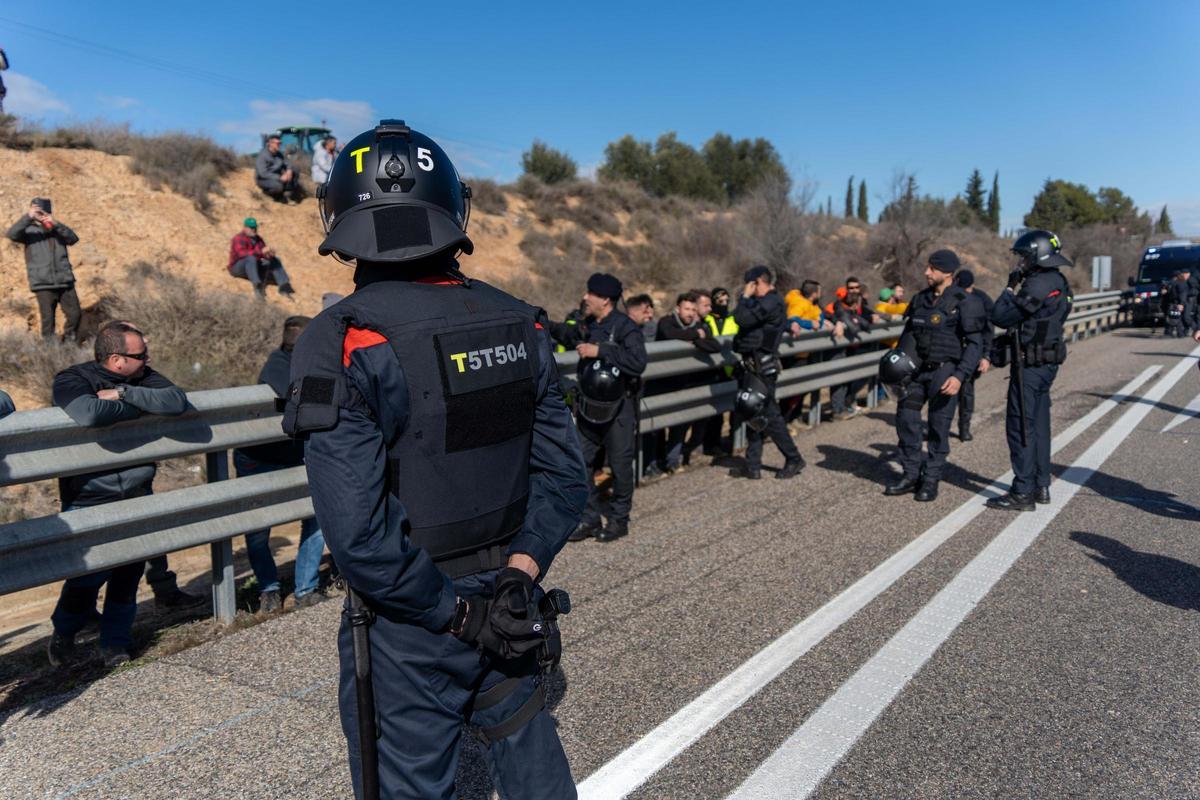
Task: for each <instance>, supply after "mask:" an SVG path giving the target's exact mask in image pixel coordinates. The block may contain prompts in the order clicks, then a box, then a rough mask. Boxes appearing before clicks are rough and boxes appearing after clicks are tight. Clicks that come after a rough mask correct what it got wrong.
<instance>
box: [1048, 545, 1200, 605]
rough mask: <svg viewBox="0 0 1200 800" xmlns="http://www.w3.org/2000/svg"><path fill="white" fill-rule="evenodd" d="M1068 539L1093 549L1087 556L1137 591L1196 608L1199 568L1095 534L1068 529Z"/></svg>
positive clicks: (1160, 600)
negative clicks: (1069, 532) (1069, 537)
mask: <svg viewBox="0 0 1200 800" xmlns="http://www.w3.org/2000/svg"><path fill="white" fill-rule="evenodd" d="M1071 539H1072V540H1073V541H1076V542H1078V543H1079V544H1082V545H1083V546H1084V547H1088V548H1091V549H1092V550H1094V551H1095V552H1093V553H1088V556H1089V557H1090V558H1091V559H1092V560H1094V561H1095V562H1096V563H1098V564H1103V565H1104V566H1106V567H1108V568H1109V569H1111V570H1112V571H1113V574H1114V575H1116V576H1117V577H1118V578H1120V579H1121V580H1122V581H1124V582H1125V583H1126V584H1128V586H1129V587H1130V588H1131V589H1133V590H1134V591H1136V592H1137V593H1139V594H1141V595H1144V596H1146V597H1148V598H1150V599H1151V600H1154V601H1155V602H1158V603H1163V604H1165V605H1168V606H1174V607H1175V608H1181V609H1183V610H1184V611H1200V568H1197V567H1196V566H1194V565H1192V564H1189V563H1187V562H1186V561H1180V560H1179V559H1178V558H1171V557H1170V556H1160V555H1156V554H1154V553H1143V552H1141V551H1139V550H1134V549H1133V548H1132V547H1129V546H1128V545H1126V544H1124V543H1122V542H1119V541H1117V540H1116V539H1112V538H1109V537H1108V536H1101V535H1100V534H1098V533H1088V532H1086V531H1072V532H1071Z"/></svg>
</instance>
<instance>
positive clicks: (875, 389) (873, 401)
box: [867, 378, 879, 408]
mask: <svg viewBox="0 0 1200 800" xmlns="http://www.w3.org/2000/svg"><path fill="white" fill-rule="evenodd" d="M878 407H879V381H878V380H877V379H875V378H871V379H870V380H868V381H867V408H878Z"/></svg>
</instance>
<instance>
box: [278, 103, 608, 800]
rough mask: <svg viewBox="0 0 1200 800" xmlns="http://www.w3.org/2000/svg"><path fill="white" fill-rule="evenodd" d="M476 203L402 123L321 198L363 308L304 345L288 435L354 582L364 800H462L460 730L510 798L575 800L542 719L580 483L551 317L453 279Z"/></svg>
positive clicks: (348, 679)
mask: <svg viewBox="0 0 1200 800" xmlns="http://www.w3.org/2000/svg"><path fill="white" fill-rule="evenodd" d="M469 197H470V190H469V188H468V187H467V186H466V185H465V184H463V183H462V181H461V180H460V179H459V176H458V173H457V171H456V170H455V168H454V165H453V164H452V163H451V162H450V159H449V157H448V156H447V155H446V153H445V152H444V151H443V150H442V148H441V147H439V146H438V145H437V143H436V142H434V141H433V140H432V139H430V138H429V137H428V136H425V135H423V134H421V133H419V132H417V131H415V130H413V129H411V128H409V127H408V126H407V125H405V124H404V123H403V122H401V121H398V120H384V121H383V122H381V123H380V124H379V126H378V127H376V128H375V129H374V130H369V131H367V132H365V133H363V134H361V135H359V136H357V137H355V138H354V139H353V140H352V141H351V142H350V143H349V144H348V145H347V146H346V148H345V149H344V150H343V151H342V153H341V154H340V155H339V156H338V158H337V160H336V161H335V162H334V165H333V169H332V171H331V173H330V176H329V182H328V183H327V184H326V185H325V186H323V187H322V188H321V190H320V191H319V192H318V200H319V204H320V209H321V216H322V220H323V222H324V224H325V230H326V234H327V235H326V237H325V240H324V241H323V242H322V243H321V245H320V247H319V252H320V253H321V254H323V255H330V254H332V255H334V256H335V257H336V258H337V259H338V260H340V261H343V262H347V263H349V262H351V261H353V262H354V266H355V270H354V283H355V291H354V293H353V294H351V295H349V296H348V297H346V298H344V299H343V300H341V301H340V302H338V303H337V304H335V305H333V306H331V307H329V308H328V309H326V310H325V311H323V312H322V313H321V314H320V315H319V316H318V317H317V318H316V319H315V320H313V321H312V323H310V324H309V326H308V327H307V328H306V330H305V332H304V334H303V335H302V337H301V338H300V340H299V342H298V343H297V345H296V349H295V352H294V354H293V356H292V369H291V386H290V388H289V390H288V397H287V404H286V408H285V411H284V420H283V427H284V430H285V431H286V432H287V433H288V434H289V435H292V436H295V437H298V438H305V439H306V440H307V441H306V444H305V462H306V464H307V467H308V478H309V485H310V488H311V493H312V502H313V507H314V509H315V511H316V515H317V519H318V521H319V522H320V524H321V528H322V529H323V530H324V532H325V541H326V542H327V543H328V545H329V549H330V550H331V551H332V553H333V556H334V559H335V560H336V562H337V565H338V568H339V570H341V574H342V576H343V577H344V578H345V579H346V581H347V582H348V584H349V590H350V591H349V598H348V603H347V608H346V611H345V612H344V613H343V618H342V625H341V631H340V633H339V636H338V649H339V653H340V656H341V685H340V690H339V693H338V698H339V706H340V710H341V719H342V729H343V731H344V733H345V735H346V738H347V741H348V745H349V755H350V773H351V776H352V778H353V782H354V793H355V796H356V797H357V798H359V800H376V798H378V797H380V796H382V797H385V798H389V799H390V798H414V799H415V798H430V797H451V796H454V795H455V787H454V778H455V771H456V767H457V765H458V752H459V747H460V745H461V742H462V732H463V725H464V722H470V723H471V724H473V725H476V726H479V727H480V729H481V731H480V732H481V735H482V736H483V738H484V739H485V741H486V742H487V743H488V747H489V753H490V756H491V759H492V762H493V776H494V778H495V782H496V786H497V788H498V789H499V791H500V792H501V794H502V796H505V797H521V798H527V797H528V798H555V799H556V800H557V799H558V798H574V797H575V796H576V792H575V787H574V782H573V780H572V778H571V772H570V768H569V766H568V764H567V760H566V756H565V754H564V752H563V748H562V745H561V743H560V742H559V739H558V734H557V732H556V730H555V723H554V720H553V719H552V718H551V717H550V714H549V712H548V710H547V709H546V708H545V707H544V690H543V688H542V671H543V668H546V667H548V666H549V664H550V663H552V662H553V660H554V659H553V657H552V656H553V654H554V652H556V647H557V641H558V640H557V638H556V637H554V636H553V635H552V634H553V633H554V632H556V625H555V624H553V615H552V613H551V611H550V610H548V607H547V606H546V605H545V603H544V599H545V598H544V596H543V591H542V589H541V587H540V585H539V582H540V581H542V580H543V579H544V577H545V574H546V571H547V569H549V567H550V564H551V562H552V560H553V559H554V556H555V554H556V553H557V552H558V551H559V549H561V547H562V546H563V544H564V543H565V542H566V539H567V536H568V535H569V534H570V532H571V531H572V530H573V529H574V527H575V525H576V524H577V523H578V521H579V515H580V513H581V511H582V509H583V504H584V502H585V499H586V496H587V476H586V474H585V470H584V465H583V457H582V453H581V451H580V447H579V440H578V437H577V435H576V432H575V425H574V422H573V421H572V418H571V415H570V412H569V411H568V410H567V408H566V406H565V405H564V403H563V400H562V396H561V393H560V391H559V385H558V375H557V370H556V369H555V364H554V359H553V356H552V355H551V352H550V343H549V340H548V338H547V336H546V331H545V315H544V314H542V313H541V311H540V310H539V309H536V308H532V307H530V306H528V305H526V304H525V303H522V302H521V301H519V300H517V299H515V298H513V297H511V296H509V295H507V294H505V293H504V292H501V291H499V290H498V289H495V288H493V287H491V286H488V285H487V284H485V283H482V282H480V281H474V280H470V279H468V278H467V277H465V276H464V275H463V274H462V273H461V272H460V271H459V269H458V264H457V261H456V256H457V254H458V253H459V252H460V251H461V252H465V253H470V252H471V251H472V244H471V240H470V239H469V238H468V236H467V233H466V226H467V218H468V216H469V211H470V203H469ZM555 591H557V590H555ZM556 596H557V595H555V594H554V592H551V593H550V597H551V598H554V597H556Z"/></svg>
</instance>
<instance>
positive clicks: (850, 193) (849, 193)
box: [845, 175, 854, 219]
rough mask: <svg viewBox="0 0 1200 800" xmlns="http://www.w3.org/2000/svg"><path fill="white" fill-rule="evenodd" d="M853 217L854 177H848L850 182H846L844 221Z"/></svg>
mask: <svg viewBox="0 0 1200 800" xmlns="http://www.w3.org/2000/svg"><path fill="white" fill-rule="evenodd" d="M853 216H854V176H853V175H851V176H850V180H848V181H846V213H845V217H846V219H850V218H851V217H853Z"/></svg>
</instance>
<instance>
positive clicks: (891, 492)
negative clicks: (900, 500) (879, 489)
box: [883, 478, 917, 497]
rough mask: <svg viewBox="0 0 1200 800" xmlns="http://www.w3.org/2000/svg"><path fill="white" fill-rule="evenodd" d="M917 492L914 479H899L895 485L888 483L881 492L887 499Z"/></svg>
mask: <svg viewBox="0 0 1200 800" xmlns="http://www.w3.org/2000/svg"><path fill="white" fill-rule="evenodd" d="M916 490H917V479H916V478H901V479H900V480H898V481H896V482H895V483H889V484H888V485H887V486H886V487H885V488H884V490H883V493H884V495H885V496H887V497H895V496H896V495H898V494H912V493H913V492H915V491H916Z"/></svg>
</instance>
